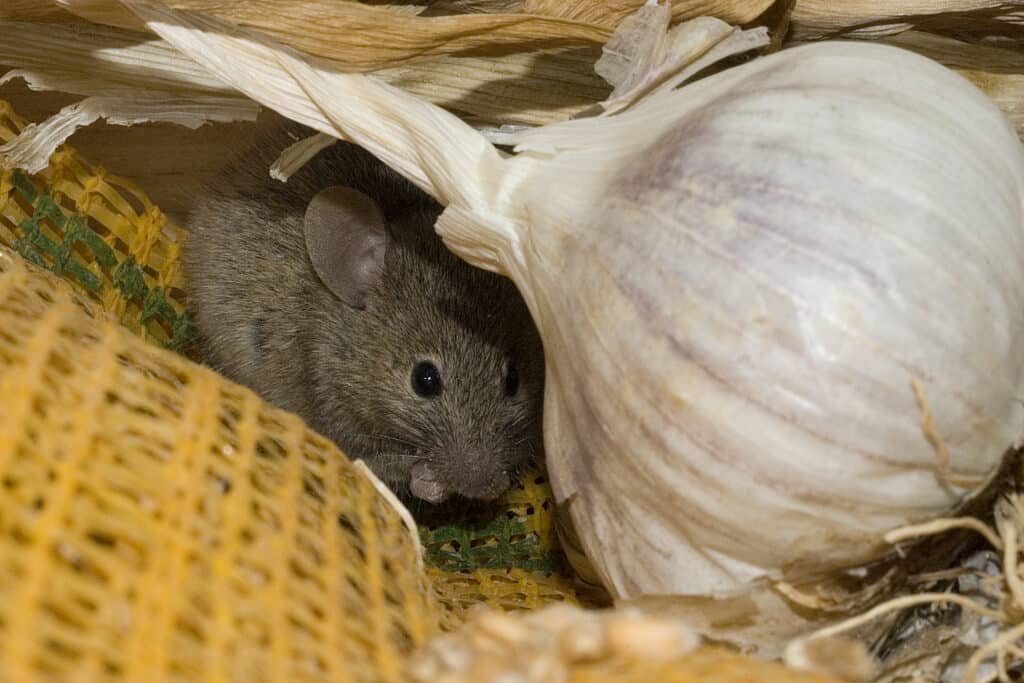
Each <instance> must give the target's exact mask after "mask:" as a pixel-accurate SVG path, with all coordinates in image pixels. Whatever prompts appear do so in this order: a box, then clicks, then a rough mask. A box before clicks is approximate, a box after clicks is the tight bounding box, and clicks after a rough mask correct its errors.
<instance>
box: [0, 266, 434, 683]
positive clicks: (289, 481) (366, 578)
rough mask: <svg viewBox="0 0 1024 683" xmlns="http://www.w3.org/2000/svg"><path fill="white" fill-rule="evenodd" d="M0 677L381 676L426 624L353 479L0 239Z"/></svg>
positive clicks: (296, 432)
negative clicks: (90, 310) (93, 311)
mask: <svg viewBox="0 0 1024 683" xmlns="http://www.w3.org/2000/svg"><path fill="white" fill-rule="evenodd" d="M0 414H2V415H3V420H2V421H0V454H3V457H2V458H0V488H2V491H0V495H2V498H3V503H2V505H0V532H2V533H0V606H2V608H0V609H2V611H0V662H2V668H0V671H2V672H3V673H4V675H5V676H7V677H8V679H9V680H21V679H22V678H21V677H28V676H29V675H30V674H32V673H35V674H40V673H50V672H52V673H62V674H67V673H69V672H75V673H76V674H77V675H82V676H83V679H91V678H92V677H93V676H97V677H100V676H102V677H106V678H109V679H112V680H115V679H124V680H151V679H150V678H148V676H149V675H151V674H152V672H156V671H161V672H163V671H165V672H167V674H169V675H170V676H171V677H172V678H173V677H174V676H175V675H177V676H180V677H182V678H184V679H192V680H195V679H200V678H202V679H204V680H218V679H220V678H221V677H223V678H224V679H227V678H231V679H234V680H247V681H257V680H273V681H284V680H323V679H324V677H327V678H329V679H330V680H339V681H344V680H352V681H370V680H395V681H397V680H399V678H400V676H399V667H400V664H401V662H402V660H403V659H404V657H405V656H406V655H407V654H408V653H409V651H410V650H411V649H412V648H413V647H414V646H416V645H418V644H420V643H421V642H423V640H424V638H426V637H427V636H428V635H429V634H430V633H432V632H433V631H435V630H436V628H437V625H438V624H437V623H438V617H437V615H438V613H439V611H438V610H437V608H436V606H435V605H434V603H433V602H432V600H431V599H430V598H429V597H428V596H429V595H430V593H429V591H428V590H427V584H426V581H425V578H424V575H423V573H422V571H421V570H420V566H419V563H418V559H419V558H418V555H417V553H418V549H417V547H416V544H415V543H414V537H413V536H412V535H411V534H410V532H409V530H408V529H407V528H406V527H405V526H404V525H403V521H402V518H401V517H400V515H399V514H398V513H397V512H396V510H395V509H394V508H393V507H392V506H391V505H389V504H388V503H387V502H386V501H385V499H384V498H383V497H382V496H381V495H379V493H378V492H377V490H376V488H375V485H374V483H373V482H372V481H371V480H370V479H369V478H368V477H367V476H365V475H364V474H363V473H362V472H361V471H359V470H357V469H356V468H355V467H354V466H353V465H352V464H351V463H349V462H348V461H347V460H345V458H344V457H342V456H341V454H340V453H338V451H337V449H336V448H335V447H334V446H333V445H332V444H330V443H329V442H327V441H326V440H325V439H323V438H322V437H320V436H318V435H316V434H314V433H312V432H310V431H309V430H307V429H306V428H305V427H304V425H303V424H302V422H301V421H300V420H299V419H298V418H296V417H294V416H292V415H290V414H288V413H284V412H281V411H279V410H275V409H273V408H271V407H269V406H268V405H266V404H264V403H262V402H261V401H260V400H259V399H258V398H257V397H256V396H255V395H254V394H253V393H251V392H250V391H248V390H246V389H243V388H241V387H238V386H236V385H233V384H230V383H229V382H227V381H225V380H224V379H222V378H221V377H219V376H218V375H216V374H215V373H213V372H211V371H209V370H207V369H205V368H203V367H201V366H199V365H196V364H194V363H191V362H189V361H187V360H186V359H184V358H182V357H181V356H178V355H175V354H172V353H169V352H166V351H162V350H160V349H157V348H155V347H154V346H152V345H148V344H145V343H143V342H142V341H141V340H139V339H137V338H135V337H133V336H132V335H131V334H129V333H127V332H126V331H125V330H123V329H122V328H121V327H120V326H118V325H116V324H114V323H112V322H110V321H97V320H95V319H93V318H90V317H89V316H88V315H87V314H86V313H85V311H84V310H83V309H82V308H81V307H80V306H79V305H76V303H75V302H74V301H73V300H72V298H71V296H70V294H69V292H68V291H67V288H66V286H64V285H63V284H62V283H61V282H60V281H59V280H57V279H56V278H55V277H53V276H50V275H48V274H46V273H44V272H42V271H39V270H32V271H30V269H29V267H28V265H27V264H25V262H24V261H22V260H21V259H20V258H19V257H17V256H16V255H13V254H12V253H11V252H9V251H8V250H3V252H0Z"/></svg>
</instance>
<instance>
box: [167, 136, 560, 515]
mask: <svg viewBox="0 0 1024 683" xmlns="http://www.w3.org/2000/svg"><path fill="white" fill-rule="evenodd" d="M311 133H312V131H310V130H309V129H306V128H304V127H303V126H300V125H298V124H291V123H282V124H280V125H276V126H274V127H273V128H272V129H271V131H269V132H268V133H267V134H266V135H265V136H263V137H262V138H261V139H259V140H258V141H257V142H256V143H255V144H254V145H253V146H252V147H251V148H249V149H247V150H246V151H244V152H243V153H242V154H241V155H239V156H238V157H236V158H234V159H232V160H230V161H229V162H228V163H227V164H226V166H225V168H224V171H223V172H222V173H220V174H219V175H218V176H217V177H216V179H214V180H213V181H212V182H211V183H209V184H208V186H207V187H206V189H205V190H204V191H203V193H202V196H200V197H199V198H198V199H197V202H196V205H195V208H194V210H193V211H192V212H191V215H190V216H189V221H188V224H189V238H188V240H187V243H186V245H185V249H184V265H185V269H186V275H187V282H188V284H189V298H190V306H191V309H192V311H193V315H194V316H195V319H196V324H197V328H198V332H199V344H200V352H201V354H202V356H203V358H204V360H205V362H207V363H208V364H209V365H211V366H212V367H213V368H215V369H216V370H218V371H219V372H221V373H222V374H224V375H225V376H227V377H228V378H230V379H232V380H235V381H237V382H239V383H241V384H245V385H247V386H249V387H251V388H252V389H253V390H255V391H256V392H257V393H258V394H260V395H261V396H262V397H264V398H265V399H266V400H268V401H269V402H271V403H273V404H276V405H277V406H279V407H281V408H284V409H286V410H289V411H292V412H294V413H297V414H298V415H300V416H301V417H302V418H304V419H305V421H306V422H307V423H308V424H309V425H310V426H311V427H313V428H314V429H315V430H317V431H318V432H320V433H322V434H324V435H325V436H327V437H328V438H330V439H332V440H333V441H335V442H336V443H337V444H338V446H339V447H340V448H341V449H342V451H344V452H345V453H346V454H347V455H348V456H349V457H350V458H352V459H356V458H361V459H363V460H365V461H366V463H367V465H368V466H369V467H370V468H371V469H373V470H374V472H375V473H376V474H377V475H378V476H379V477H380V478H381V479H383V480H384V481H385V482H386V483H387V484H388V485H389V486H391V487H392V488H393V489H395V490H396V491H397V492H398V493H399V494H405V495H408V494H409V492H410V491H412V492H415V493H416V495H417V496H418V497H420V498H422V499H425V500H428V501H429V502H433V503H436V502H440V501H441V500H444V499H445V498H447V497H449V496H451V495H453V494H458V495H460V496H463V497H466V498H474V499H491V498H494V497H496V496H497V495H500V494H501V493H502V492H504V491H505V490H506V489H507V488H508V487H509V486H510V485H511V483H513V482H514V481H515V479H516V478H517V477H518V476H519V475H521V474H522V473H523V471H524V470H525V469H527V468H528V467H530V466H531V465H533V464H536V462H537V460H538V458H539V456H540V452H541V449H542V445H541V444H542V442H541V418H540V413H541V404H542V396H543V381H544V369H543V349H542V346H541V341H540V338H539V335H538V334H537V331H536V328H535V327H534V325H533V322H532V320H531V318H530V315H529V312H528V311H527V309H526V306H525V304H524V302H523V300H522V298H521V297H520V295H519V293H518V291H517V290H516V288H515V286H514V284H513V283H512V282H511V281H510V280H508V279H507V278H504V277H501V276H499V275H496V274H494V273H490V272H487V271H484V270H481V269H478V268H474V267H472V266H470V265H468V264H466V263H465V262H463V261H462V260H460V259H459V258H457V257H456V256H455V255H453V254H452V253H451V252H449V251H448V249H447V248H446V247H445V246H444V245H443V243H442V242H441V240H440V238H439V237H438V236H437V235H436V233H435V232H434V229H433V224H434V222H435V220H436V219H437V217H438V215H439V214H440V212H441V207H440V205H439V204H438V203H437V202H436V201H434V200H433V199H432V198H431V197H429V196H428V195H426V194H425V193H424V192H422V191H421V190H419V189H418V188H416V187H415V186H413V185H412V184H411V183H409V182H408V181H407V180H405V179H404V178H403V177H401V176H400V175H398V174H397V173H396V172H394V171H392V170H391V169H389V168H388V167H387V166H385V165H384V164H382V163H381V162H379V161H378V160H377V159H376V158H375V157H373V156H372V155H371V154H370V153H368V152H366V151H365V150H363V149H361V148H359V147H357V146H355V145H352V144H349V143H345V142H339V143H337V144H334V145H332V146H330V147H328V148H327V149H325V150H323V151H321V152H319V153H318V154H317V155H316V156H315V157H313V158H312V159H311V160H310V161H309V162H307V163H306V164H305V166H303V167H302V168H301V169H300V170H299V171H297V172H296V173H295V174H294V175H293V176H292V177H291V178H290V179H289V180H288V182H287V183H282V182H280V181H277V180H274V179H272V178H271V177H270V176H269V173H268V169H269V167H270V164H271V163H272V162H273V161H274V159H276V158H277V156H278V155H279V154H280V152H281V151H282V150H283V149H284V148H285V147H287V146H288V145H290V144H291V143H293V142H295V141H297V140H298V139H300V138H301V137H304V136H307V135H310V134H311ZM328 185H345V186H348V187H351V188H353V189H356V190H358V191H359V192H362V193H364V194H366V195H368V196H369V197H371V198H372V199H374V200H375V201H376V203H377V206H378V207H379V208H380V211H381V213H382V214H383V217H384V220H385V223H386V226H387V233H388V238H389V241H388V246H387V251H386V254H385V255H384V266H383V272H381V274H380V277H379V280H378V281H376V282H375V283H373V284H372V285H371V286H370V288H369V290H368V292H367V294H366V298H365V307H364V308H362V309H357V308H354V307H352V306H349V305H347V304H346V303H344V302H342V301H341V300H340V299H339V298H338V297H337V296H336V295H335V294H334V293H333V292H332V291H330V290H329V289H328V287H327V286H325V284H324V282H323V281H321V279H320V278H319V277H318V275H317V273H316V271H315V270H314V267H313V265H312V263H311V259H310V256H309V254H308V253H307V247H306V243H305V241H304V237H303V214H304V211H305V210H306V207H307V205H309V203H310V200H311V198H312V197H313V196H314V195H316V194H317V192H319V191H320V190H321V189H323V188H324V187H325V186H328ZM421 361H430V362H432V363H434V364H435V365H436V367H437V368H438V370H439V371H440V376H441V382H442V384H441V386H442V389H441V393H440V394H439V395H438V396H436V397H434V398H423V397H421V396H419V395H417V394H416V392H415V391H414V389H413V383H412V371H413V368H414V367H415V366H416V364H417V363H419V362H421ZM510 367H513V368H515V374H517V375H518V388H517V390H516V392H515V394H514V395H511V396H509V395H508V390H509V389H510V388H513V387H512V384H514V383H515V382H514V381H510V380H514V379H515V378H514V377H512V378H510V370H509V368H510Z"/></svg>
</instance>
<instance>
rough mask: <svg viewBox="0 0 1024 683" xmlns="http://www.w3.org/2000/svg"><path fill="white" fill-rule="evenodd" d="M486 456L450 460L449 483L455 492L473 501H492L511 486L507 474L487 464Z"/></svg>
mask: <svg viewBox="0 0 1024 683" xmlns="http://www.w3.org/2000/svg"><path fill="white" fill-rule="evenodd" d="M487 457H488V455H487V454H478V453H474V454H472V455H471V456H469V457H463V458H453V459H452V466H453V467H452V474H451V477H450V481H451V482H452V483H453V484H455V486H454V488H455V491H456V492H457V493H458V494H459V495H461V496H464V497H466V498H472V499H474V500H494V499H495V498H497V497H498V496H500V495H501V494H503V493H504V492H505V491H506V490H507V489H508V487H509V486H510V485H511V483H512V480H511V477H509V473H508V472H507V471H506V470H505V469H504V468H502V467H498V466H495V465H496V463H489V462H487Z"/></svg>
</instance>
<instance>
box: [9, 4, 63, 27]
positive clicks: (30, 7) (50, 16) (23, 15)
mask: <svg viewBox="0 0 1024 683" xmlns="http://www.w3.org/2000/svg"><path fill="white" fill-rule="evenodd" d="M0 19H10V20H14V21H54V22H56V21H69V20H71V21H74V19H75V17H74V15H73V14H71V13H69V12H66V11H65V10H63V9H61V8H60V7H58V6H57V5H56V4H55V3H53V2H42V1H40V0H4V2H3V3H0Z"/></svg>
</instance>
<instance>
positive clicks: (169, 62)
mask: <svg viewBox="0 0 1024 683" xmlns="http://www.w3.org/2000/svg"><path fill="white" fill-rule="evenodd" d="M76 21H78V20H76ZM599 55H600V49H598V48H576V49H571V50H561V51H552V52H546V53H537V52H527V53H521V54H514V55H506V56H504V57H501V58H496V57H439V58H437V59H433V60H430V61H425V62H420V63H416V64H405V65H402V66H398V67H393V68H389V69H382V70H380V71H378V72H376V74H375V75H376V76H377V77H378V78H381V79H382V80H384V81H387V82H389V83H392V84H394V85H396V86H398V87H401V88H402V89H404V90H407V91H408V92H410V93H412V94H414V95H417V96H419V97H422V98H424V99H426V100H427V101H430V102H433V103H434V104H436V105H438V106H442V107H445V108H448V109H452V110H454V111H458V112H460V113H462V114H463V115H465V116H467V117H468V118H470V119H473V120H477V121H479V122H481V123H482V124H484V125H490V126H500V125H503V124H525V125H542V124H545V123H550V122H552V121H559V120H562V119H566V118H569V117H571V116H573V115H575V114H577V113H579V112H581V111H583V110H585V109H587V108H588V107H591V106H593V105H594V103H595V102H599V101H600V100H602V99H603V98H604V97H605V96H607V94H608V92H609V91H610V89H611V88H610V86H609V85H608V84H607V82H605V81H604V80H602V79H601V77H600V76H598V75H597V74H596V73H594V70H593V64H594V62H595V61H596V59H597V57H598V56H599ZM0 64H6V65H7V66H11V67H17V68H18V69H19V70H18V71H17V73H14V74H11V75H9V76H8V78H14V77H22V78H25V79H26V80H27V81H29V82H30V83H31V84H32V86H33V87H34V88H35V89H40V90H42V89H53V90H61V91H64V92H69V93H74V94H78V95H85V96H88V95H104V96H108V95H112V94H117V93H124V94H130V93H133V92H148V91H155V92H160V93H164V94H172V93H177V94H180V95H182V96H183V97H193V98H194V97H195V96H197V95H201V94H208V93H213V92H216V93H218V94H221V95H231V96H236V97H238V98H239V100H240V102H241V101H245V102H250V101H249V100H248V98H246V97H244V96H241V95H238V94H237V91H235V90H233V89H231V88H228V87H227V86H225V85H224V84H222V83H221V82H220V81H218V80H217V79H216V78H213V77H211V76H210V75H209V73H208V72H207V71H205V70H204V69H202V68H199V67H197V66H196V64H195V63H194V62H192V60H189V59H187V58H185V57H183V56H182V55H181V53H179V52H177V51H176V50H175V49H174V48H172V47H171V46H170V45H168V44H167V43H166V42H165V41H163V40H160V39H158V38H156V37H154V36H153V35H152V34H146V33H139V32H136V31H128V30H125V29H119V28H113V27H110V26H103V25H98V24H81V23H74V24H63V23H45V24H44V23H32V22H27V21H5V20H2V19H0ZM327 66H328V63H325V67H327ZM331 66H333V65H331ZM129 67H130V68H129ZM249 106H251V103H250V105H249ZM246 118H248V117H246Z"/></svg>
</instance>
